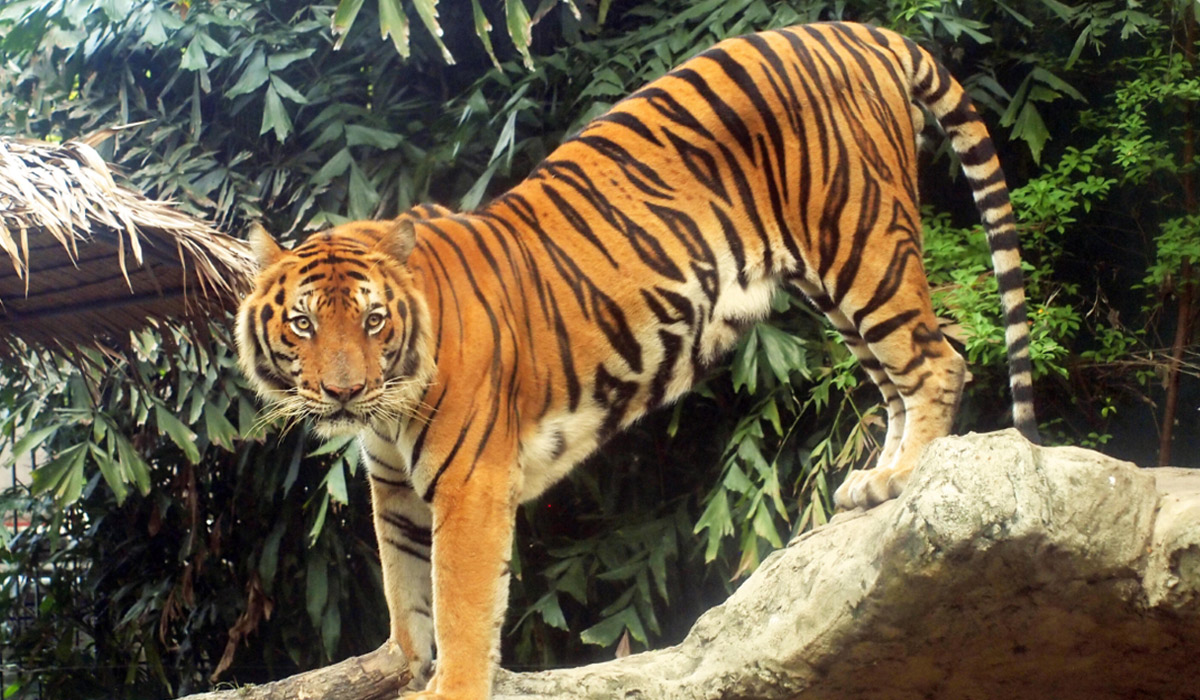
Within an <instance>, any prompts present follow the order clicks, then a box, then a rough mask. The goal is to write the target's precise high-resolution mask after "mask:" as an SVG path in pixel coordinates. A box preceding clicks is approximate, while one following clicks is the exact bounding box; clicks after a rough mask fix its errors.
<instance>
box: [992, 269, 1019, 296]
mask: <svg viewBox="0 0 1200 700" xmlns="http://www.w3.org/2000/svg"><path fill="white" fill-rule="evenodd" d="M996 283H997V284H998V285H999V286H1000V293H1001V294H1003V293H1005V292H1010V291H1012V290H1014V289H1021V288H1023V287H1024V284H1022V279H1021V268H1019V267H1014V268H1013V269H1011V270H1004V271H1003V272H1001V273H1000V274H998V275H996Z"/></svg>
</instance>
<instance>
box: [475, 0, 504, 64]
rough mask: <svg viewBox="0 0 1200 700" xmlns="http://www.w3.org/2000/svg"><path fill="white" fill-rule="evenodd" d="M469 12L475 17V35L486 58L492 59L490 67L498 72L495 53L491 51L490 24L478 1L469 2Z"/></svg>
mask: <svg viewBox="0 0 1200 700" xmlns="http://www.w3.org/2000/svg"><path fill="white" fill-rule="evenodd" d="M471 11H472V12H473V13H474V16H475V34H476V36H478V37H479V41H481V42H482V43H483V49H484V50H485V51H487V55H488V58H490V59H492V65H493V66H495V67H496V69H497V70H499V69H500V62H499V61H497V60H496V52H495V51H493V50H492V36H491V32H492V23H491V22H489V21H488V18H487V15H486V14H484V12H483V8H482V7H480V5H479V0H471Z"/></svg>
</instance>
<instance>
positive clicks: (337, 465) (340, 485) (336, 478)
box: [325, 459, 350, 505]
mask: <svg viewBox="0 0 1200 700" xmlns="http://www.w3.org/2000/svg"><path fill="white" fill-rule="evenodd" d="M344 466H345V465H344V464H343V461H342V460H340V459H339V460H338V461H336V462H334V463H333V466H332V467H330V468H329V474H328V476H327V477H326V480H325V488H326V489H328V491H329V495H330V496H332V497H333V500H335V501H337V502H338V503H341V504H343V505H346V504H348V503H350V494H349V493H348V492H347V491H346V470H345V468H344Z"/></svg>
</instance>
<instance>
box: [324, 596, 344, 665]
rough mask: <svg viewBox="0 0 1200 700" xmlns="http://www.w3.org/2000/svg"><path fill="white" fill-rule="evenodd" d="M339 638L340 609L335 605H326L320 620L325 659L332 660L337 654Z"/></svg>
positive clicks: (340, 634) (340, 630) (340, 631)
mask: <svg viewBox="0 0 1200 700" xmlns="http://www.w3.org/2000/svg"><path fill="white" fill-rule="evenodd" d="M341 637H342V609H341V608H339V607H338V606H337V604H336V603H334V604H330V605H327V606H325V616H324V617H323V618H322V619H321V641H322V642H323V643H324V647H325V656H326V657H330V658H332V657H333V656H334V655H335V654H336V653H337V645H338V641H339V640H340V639H341Z"/></svg>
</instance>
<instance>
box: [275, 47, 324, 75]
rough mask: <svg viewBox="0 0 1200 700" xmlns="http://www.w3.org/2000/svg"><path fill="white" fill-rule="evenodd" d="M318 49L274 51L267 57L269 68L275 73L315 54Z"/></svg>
mask: <svg viewBox="0 0 1200 700" xmlns="http://www.w3.org/2000/svg"><path fill="white" fill-rule="evenodd" d="M315 51H316V49H301V50H299V51H284V52H282V53H273V54H271V55H270V56H269V57H268V58H267V70H269V71H271V72H272V73H274V72H275V71H281V70H283V69H284V68H287V67H288V66H290V65H292V64H293V63H295V62H296V61H302V60H304V59H306V58H308V57H309V56H311V55H313V52H315Z"/></svg>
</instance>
